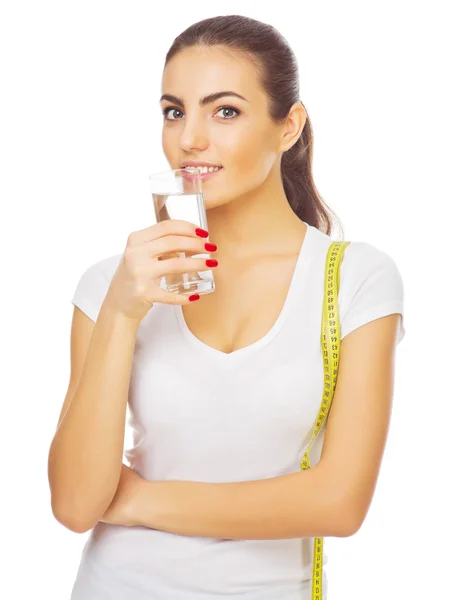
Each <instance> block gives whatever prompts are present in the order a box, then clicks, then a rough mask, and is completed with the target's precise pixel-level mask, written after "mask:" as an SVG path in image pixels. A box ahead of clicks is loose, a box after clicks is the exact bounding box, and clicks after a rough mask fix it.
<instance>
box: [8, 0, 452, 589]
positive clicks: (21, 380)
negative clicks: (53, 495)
mask: <svg viewBox="0 0 452 600" xmlns="http://www.w3.org/2000/svg"><path fill="white" fill-rule="evenodd" d="M447 4H448V3H447V2H439V1H430V2H429V3H427V2H408V1H407V2H401V1H398V2H397V1H395V0H391V1H388V0H386V1H384V2H382V1H380V2H378V3H368V2H357V1H356V2H351V1H348V2H334V1H329V2H325V1H323V2H303V1H300V0H298V1H297V2H287V1H286V2H284V1H281V0H280V1H279V2H277V3H269V4H268V5H267V6H266V8H264V6H263V5H262V3H256V4H254V3H251V2H244V1H243V0H240V1H239V2H237V1H235V0H230V1H229V2H227V3H226V4H218V3H212V2H205V1H202V0H198V1H197V2H194V3H193V2H192V3H183V2H178V1H173V2H150V1H143V0H135V1H133V2H131V1H129V2H126V1H121V2H118V1H112V0H109V1H108V2H107V1H99V0H90V1H89V2H88V1H86V0H79V1H78V2H64V1H61V0H59V1H54V2H51V1H48V0H47V1H41V2H31V1H30V2H24V1H22V2H21V1H18V0H15V1H14V2H13V1H9V2H3V3H2V5H1V9H0V60H1V73H0V76H1V84H2V92H1V95H0V102H1V110H0V131H1V133H0V152H1V162H0V169H1V176H0V197H1V215H2V218H1V220H0V222H1V236H0V239H1V257H2V259H1V266H2V268H1V277H2V283H1V288H2V289H1V296H0V297H1V303H2V307H1V311H0V315H1V321H2V323H1V326H2V328H1V331H2V335H1V339H2V362H1V364H2V367H3V368H2V391H3V394H2V406H3V415H2V416H3V419H2V421H3V422H2V436H1V443H2V450H3V457H4V467H3V473H2V474H3V477H2V488H3V491H2V494H1V502H2V521H3V522H2V534H1V544H2V552H3V559H2V577H1V581H0V596H1V597H3V598H8V600H12V599H16V598H17V599H19V598H20V599H23V598H30V599H31V598H46V600H51V599H58V600H65V599H67V600H68V599H69V596H70V591H71V588H72V583H73V580H74V578H75V575H76V571H77V568H78V563H79V559H80V554H81V551H82V547H83V545H84V543H85V541H86V539H87V537H88V533H86V534H76V533H73V532H71V531H69V530H68V529H66V528H65V527H63V526H62V525H61V524H59V523H58V522H57V521H56V519H55V518H54V517H53V514H52V512H51V505H50V491H49V487H48V480H47V456H48V450H49V446H50V443H51V440H52V437H53V434H54V432H55V427H56V423H57V419H58V415H59V411H60V409H61V405H62V402H63V400H64V397H65V394H66V390H67V384H68V380H69V368H70V363H69V340H70V325H71V318H72V311H73V306H72V305H71V302H70V301H71V298H72V294H73V292H74V290H75V286H76V284H77V282H78V279H79V277H80V276H81V274H82V272H83V271H84V270H85V269H86V268H87V267H88V266H89V265H91V264H92V263H94V262H96V261H98V260H100V259H102V258H105V257H107V256H111V255H113V254H117V253H121V252H122V251H123V249H124V247H125V244H126V240H127V236H128V234H129V233H130V232H131V231H134V230H136V229H142V228H144V227H147V226H149V225H151V224H152V223H153V222H154V218H153V210H152V203H151V198H150V193H149V187H148V183H149V182H148V176H149V175H150V174H151V173H153V172H158V171H161V170H165V169H166V168H167V166H168V165H167V162H166V159H165V157H164V155H163V152H162V150H161V127H162V116H161V113H160V108H159V103H158V101H159V98H160V93H161V91H160V84H161V74H162V69H163V61H164V56H165V54H166V52H167V50H168V49H169V47H170V45H171V43H172V41H173V39H174V37H175V36H176V35H178V34H179V33H180V32H181V31H182V30H183V29H185V28H186V27H188V26H189V25H190V24H192V23H193V22H195V21H197V20H201V19H203V18H206V17H211V16H215V15H219V14H234V13H235V14H243V15H247V16H251V17H253V18H256V19H260V20H263V21H266V22H269V23H271V24H272V25H274V26H275V27H276V28H278V29H279V30H280V31H281V33H282V34H283V35H284V36H285V37H286V38H287V40H288V41H289V43H290V44H291V46H292V48H293V49H294V51H295V53H296V55H297V58H298V62H299V68H300V89H301V99H302V101H303V103H304V105H305V107H306V109H307V110H308V113H309V115H310V118H311V121H312V125H313V131H314V176H315V182H316V185H317V187H318V189H319V191H320V193H321V195H322V196H323V198H324V199H325V201H326V202H327V204H328V205H329V206H330V207H331V208H332V209H333V210H334V211H335V212H336V213H337V214H338V216H339V217H340V219H341V221H342V224H343V226H344V232H345V239H346V240H362V241H366V242H370V243H372V244H375V245H376V246H377V247H378V248H380V249H382V250H384V251H386V252H388V253H389V254H391V256H392V257H393V258H394V259H395V261H396V263H397V265H398V266H399V268H400V270H401V273H402V276H403V280H404V285H405V327H406V337H405V339H404V340H403V341H402V343H401V344H400V346H399V347H398V350H397V367H396V387H395V395H394V408H393V416H392V422H391V429H390V435H389V439H388V443H387V447H386V451H385V457H384V461H383V466H382V470H381V474H380V477H379V480H378V486H377V490H376V492H375V496H374V499H373V503H372V506H371V509H370V511H369V513H368V516H367V519H366V521H365V523H364V525H363V526H362V528H361V529H360V531H359V532H358V533H357V534H356V535H355V536H353V537H350V538H344V539H341V538H329V539H327V540H325V547H326V549H327V553H328V556H329V561H328V567H327V568H328V580H329V595H328V599H329V600H338V599H345V598H346V599H347V600H362V599H363V598H365V599H366V600H381V599H382V598H385V599H386V600H395V599H399V598H406V599H407V600H414V599H416V600H417V599H418V598H419V599H423V600H433V599H435V600H436V599H443V598H446V597H449V596H448V594H449V593H450V590H448V587H449V582H448V579H447V578H448V576H447V559H450V557H451V549H450V535H451V533H452V531H451V521H450V517H449V511H450V507H451V506H452V497H451V495H450V491H448V489H449V490H450V480H451V468H450V459H451V455H452V453H451V450H450V448H451V445H450V441H451V435H450V417H451V409H450V403H451V400H452V397H451V392H450V387H449V381H448V378H447V372H449V371H450V331H451V322H450V321H451V316H452V315H451V311H450V304H449V302H450V295H449V296H448V295H447V294H446V292H445V288H446V286H447V285H448V284H449V283H450V268H451V265H452V263H451V254H450V246H449V232H450V223H449V218H450V204H451V201H452V198H451V185H450V165H451V152H450V147H451V133H452V128H451V120H452V119H451V114H452V95H451V91H450V72H451V64H450V60H448V59H447V55H448V54H449V56H450V55H451V52H452V48H451V44H450V21H448V19H447V18H446V8H447ZM224 8H226V9H228V10H227V11H224V10H223V9H224ZM212 91H215V90H212ZM449 289H450V288H449ZM126 435H127V436H130V432H126ZM128 439H129V440H130V437H128ZM126 441H127V440H126ZM126 445H127V443H126ZM87 600H88V599H87Z"/></svg>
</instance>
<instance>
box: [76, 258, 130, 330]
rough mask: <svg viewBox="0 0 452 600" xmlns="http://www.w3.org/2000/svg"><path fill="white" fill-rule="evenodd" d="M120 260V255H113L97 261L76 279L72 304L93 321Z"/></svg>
mask: <svg viewBox="0 0 452 600" xmlns="http://www.w3.org/2000/svg"><path fill="white" fill-rule="evenodd" d="M121 258H122V254H115V255H113V256H109V257H106V258H102V259H100V260H97V261H95V262H93V263H91V264H90V265H88V266H87V267H85V269H84V270H83V271H82V272H81V275H80V276H79V278H78V282H77V285H76V287H75V291H74V293H73V296H72V304H74V305H75V306H78V307H79V308H80V309H81V310H82V311H83V312H85V313H86V314H87V315H88V316H89V317H90V318H91V319H92V320H93V321H95V320H96V319H97V316H98V314H99V311H100V307H101V305H102V302H103V301H104V298H105V296H106V294H107V292H108V288H109V286H110V282H111V280H112V278H113V275H114V273H115V271H116V269H117V267H118V266H119V263H120V261H121Z"/></svg>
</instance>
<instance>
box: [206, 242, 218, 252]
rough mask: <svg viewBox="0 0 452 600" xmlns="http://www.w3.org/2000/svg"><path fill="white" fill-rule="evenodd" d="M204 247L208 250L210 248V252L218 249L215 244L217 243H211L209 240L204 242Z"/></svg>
mask: <svg viewBox="0 0 452 600" xmlns="http://www.w3.org/2000/svg"><path fill="white" fill-rule="evenodd" d="M204 248H205V249H206V250H208V251H209V252H215V250H216V249H217V247H216V246H215V244H209V242H206V243H205V244H204Z"/></svg>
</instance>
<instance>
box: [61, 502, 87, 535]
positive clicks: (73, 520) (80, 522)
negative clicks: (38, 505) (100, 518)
mask: <svg viewBox="0 0 452 600" xmlns="http://www.w3.org/2000/svg"><path fill="white" fill-rule="evenodd" d="M52 513H53V516H54V517H55V519H56V520H57V521H58V522H59V523H61V525H64V527H66V528H67V529H69V530H70V531H73V532H74V533H86V532H87V531H89V530H90V529H92V528H93V527H94V525H95V524H96V523H97V521H96V522H95V523H93V522H89V521H88V520H86V519H82V518H77V517H76V516H75V515H74V513H73V511H72V512H71V511H70V510H67V508H65V507H64V506H63V505H61V504H57V503H56V502H54V501H53V500H52Z"/></svg>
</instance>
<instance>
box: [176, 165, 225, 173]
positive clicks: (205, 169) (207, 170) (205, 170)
mask: <svg viewBox="0 0 452 600" xmlns="http://www.w3.org/2000/svg"><path fill="white" fill-rule="evenodd" d="M220 169H221V167H207V166H205V167H191V166H189V167H185V170H186V171H190V172H194V171H199V172H200V173H212V172H213V171H219V170H220Z"/></svg>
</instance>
